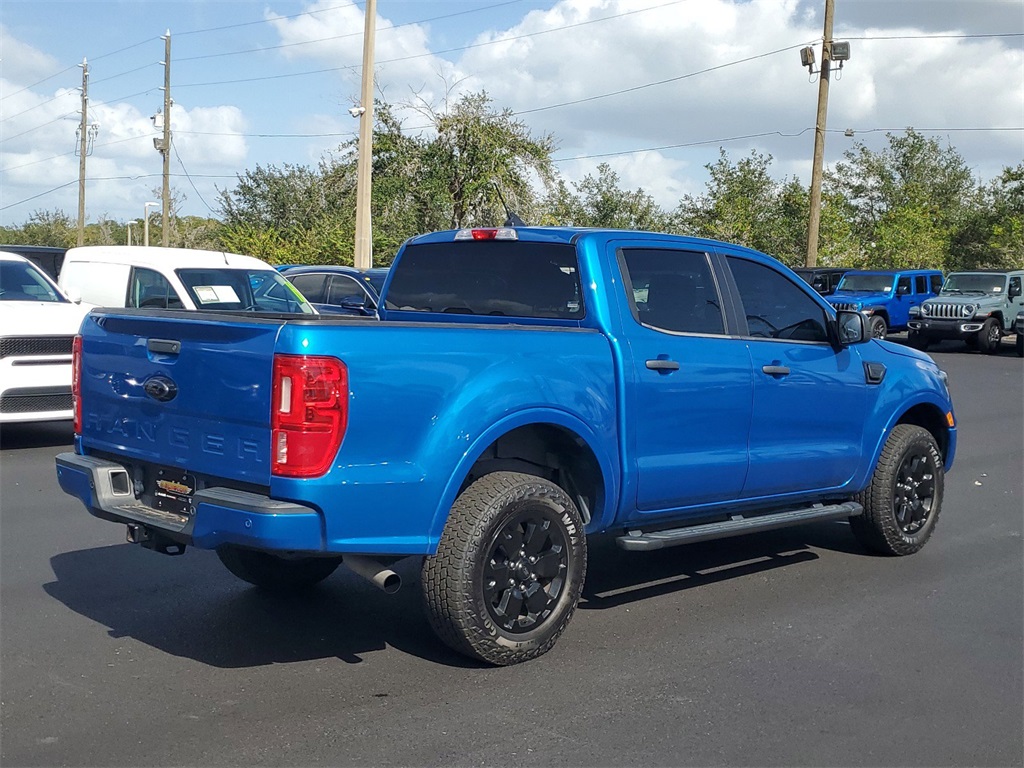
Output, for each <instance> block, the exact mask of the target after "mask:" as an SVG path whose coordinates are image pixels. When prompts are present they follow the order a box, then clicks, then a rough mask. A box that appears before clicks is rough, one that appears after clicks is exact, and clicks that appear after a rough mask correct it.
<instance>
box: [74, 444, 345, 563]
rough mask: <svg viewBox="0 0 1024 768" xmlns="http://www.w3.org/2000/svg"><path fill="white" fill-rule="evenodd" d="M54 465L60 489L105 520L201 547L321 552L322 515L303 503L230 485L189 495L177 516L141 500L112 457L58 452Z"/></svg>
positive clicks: (127, 475) (125, 474) (322, 547)
mask: <svg viewBox="0 0 1024 768" xmlns="http://www.w3.org/2000/svg"><path fill="white" fill-rule="evenodd" d="M56 464H57V480H58V482H59V483H60V487H61V489H62V490H63V491H64V492H65V493H67V494H70V495H71V496H74V497H76V498H77V499H79V500H80V501H81V502H82V503H83V504H85V507H86V509H88V510H89V513H90V514H92V515H94V516H96V517H99V518H101V519H103V520H110V521H112V522H116V523H124V524H126V525H141V526H143V527H144V528H146V529H147V530H149V531H153V532H157V533H159V534H161V535H162V536H164V537H166V538H167V539H170V540H171V541H175V542H179V543H181V544H187V545H190V546H194V547H198V548H199V549H216V548H217V547H219V546H222V545H224V544H234V545H238V546H243V547H251V548H253V549H259V550H264V551H281V552H285V551H287V552H322V551H324V539H325V537H324V524H323V518H322V517H321V516H320V514H319V513H318V512H317V511H316V510H314V509H311V508H309V507H305V506H303V505H301V504H295V503H293V502H288V501H277V500H275V499H271V498H269V497H267V496H261V495H259V494H256V493H249V492H247V491H239V490H235V489H233V488H206V489H204V490H201V491H198V492H196V494H195V495H194V496H193V498H192V508H193V510H194V512H193V513H192V514H191V515H178V514H174V513H171V512H166V511H163V510H159V509H154V508H153V507H149V506H146V505H145V504H143V503H142V502H140V501H139V500H138V499H137V498H136V497H135V494H134V492H133V489H132V481H131V477H130V476H129V474H128V473H127V472H126V471H125V468H124V467H122V466H121V465H120V464H117V463H116V462H113V461H106V460H104V459H97V458H93V457H91V456H79V455H78V454H75V453H61V454H58V455H57V458H56Z"/></svg>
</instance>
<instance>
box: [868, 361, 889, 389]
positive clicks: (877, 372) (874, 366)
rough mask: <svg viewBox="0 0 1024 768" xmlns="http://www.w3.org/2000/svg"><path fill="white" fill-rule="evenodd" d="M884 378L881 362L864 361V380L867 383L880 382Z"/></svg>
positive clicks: (883, 367)
mask: <svg viewBox="0 0 1024 768" xmlns="http://www.w3.org/2000/svg"><path fill="white" fill-rule="evenodd" d="M884 378H885V366H884V365H883V364H882V363H867V362H865V363H864V381H866V382H867V383H868V384H881V383H882V379H884Z"/></svg>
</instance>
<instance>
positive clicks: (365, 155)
mask: <svg viewBox="0 0 1024 768" xmlns="http://www.w3.org/2000/svg"><path fill="white" fill-rule="evenodd" d="M364 12H365V14H366V19H365V22H364V25H363V82H362V93H361V95H360V99H361V101H362V104H361V107H359V108H355V109H353V110H352V114H353V115H355V116H357V117H359V121H360V122H359V159H358V162H357V164H356V243H355V245H356V252H355V254H354V256H353V261H354V263H355V266H356V268H357V269H369V268H370V267H371V266H372V264H373V228H372V221H371V218H370V200H371V198H372V196H371V192H372V183H373V182H372V177H371V174H372V173H373V36H374V31H375V29H376V24H377V0H366V8H365V11H364Z"/></svg>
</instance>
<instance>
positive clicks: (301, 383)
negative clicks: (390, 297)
mask: <svg viewBox="0 0 1024 768" xmlns="http://www.w3.org/2000/svg"><path fill="white" fill-rule="evenodd" d="M271 397H272V398H273V400H272V402H271V407H270V428H271V445H270V452H271V462H270V463H271V471H272V472H273V473H274V474H275V475H279V476H283V477H318V476H320V475H322V474H324V473H325V472H326V471H327V470H328V469H330V466H331V462H332V461H334V456H335V455H336V454H337V453H338V448H340V447H341V439H342V437H344V436H345V427H346V426H347V425H348V369H347V368H346V367H345V364H344V363H343V362H341V360H338V359H337V358H334V357H306V356H304V355H274V386H273V390H272V394H271Z"/></svg>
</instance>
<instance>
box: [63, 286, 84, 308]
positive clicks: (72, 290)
mask: <svg viewBox="0 0 1024 768" xmlns="http://www.w3.org/2000/svg"><path fill="white" fill-rule="evenodd" d="M64 295H65V296H67V297H68V301H70V302H71V303H72V304H81V303H82V292H81V290H79V289H78V288H77V287H76V286H73V285H72V286H69V287H67V288H65V289H64Z"/></svg>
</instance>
